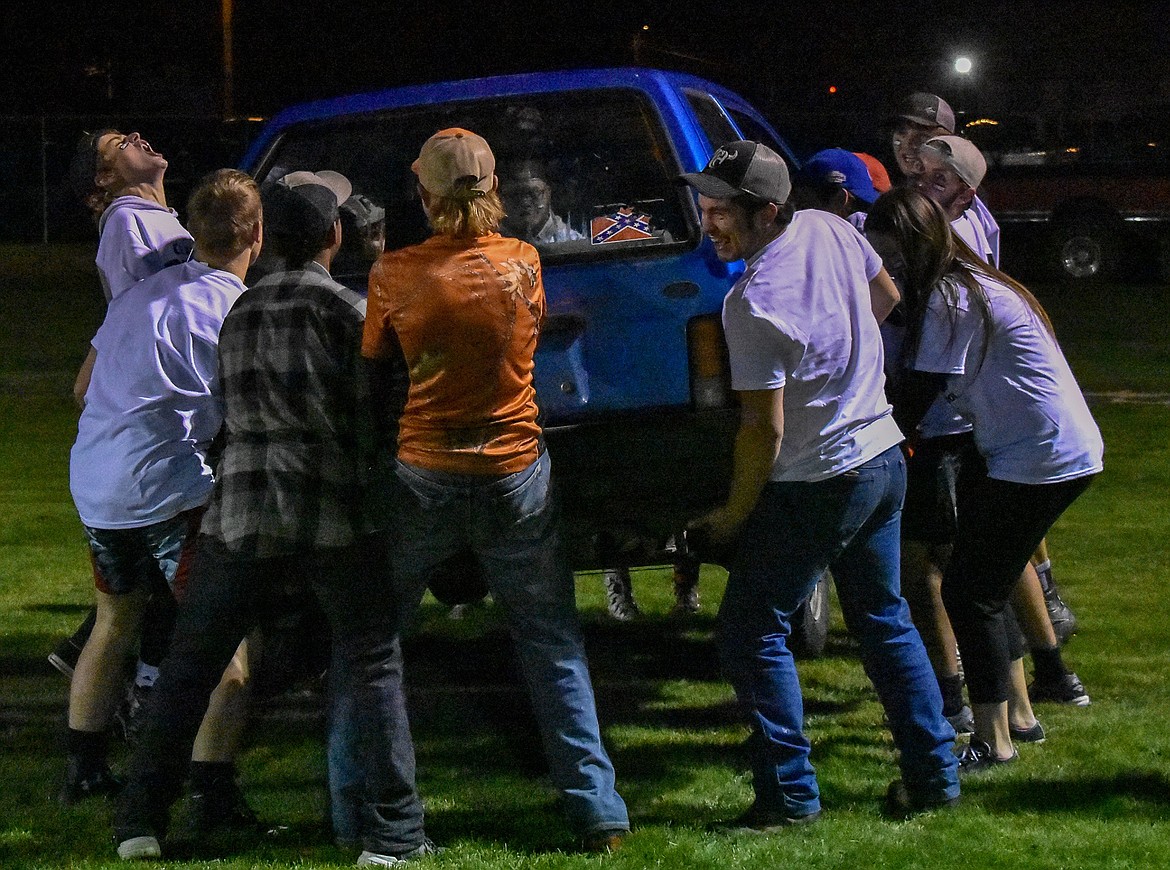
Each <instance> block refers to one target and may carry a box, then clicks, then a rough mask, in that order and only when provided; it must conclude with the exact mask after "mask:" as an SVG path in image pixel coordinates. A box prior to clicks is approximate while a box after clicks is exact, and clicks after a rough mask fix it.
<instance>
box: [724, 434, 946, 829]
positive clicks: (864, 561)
mask: <svg viewBox="0 0 1170 870" xmlns="http://www.w3.org/2000/svg"><path fill="white" fill-rule="evenodd" d="M905 490H906V466H905V463H904V462H903V459H902V454H901V452H900V450H899V449H898V448H897V447H891V448H890V449H889V450H887V451H885V452H884V453H882V454H880V455H878V456H876V457H874V458H873V459H872V460H870V461H869V462H866V463H864V464H863V465H861V466H858V467H857V468H854V469H852V470H850V471H846V472H845V473H843V474H839V475H837V476H836V477H833V478H830V479H828V480H822V481H819V482H816V483H769V484H768V485H767V486H765V487H764V491H763V493H761V495H760V500H759V502H758V503H757V504H756V507H755V509H754V510H753V511H752V513H751V516H749V517H748V520H747V522H746V523H745V525H744V529H743V534H742V536H741V538H740V541H739V549H738V552H737V555H736V558H735V561H734V563H733V564H732V566H731V570H730V572H729V576H728V578H727V590H726V592H725V593H724V596H723V603H722V605H721V606H720V608H719V635H718V639H719V652H720V658H721V661H722V663H723V668H724V671H725V672H726V673H727V676H728V679H729V680H730V682H731V685H732V687H733V688H734V689H735V694H736V698H737V699H738V701H739V705H740V707H741V709H742V710H743V712H744V714H745V715H746V716H747V718H748V721H749V722H750V724H751V726H752V737H751V752H752V773H753V783H752V784H753V786H754V787H755V792H756V804H757V805H758V806H759V807H760V808H762V809H765V810H771V811H777V810H778V811H782V812H784V813H786V814H787V815H789V816H804V815H808V814H809V813H813V812H816V811H817V810H819V809H820V808H821V802H820V790H819V787H818V785H817V780H816V774H815V772H814V770H813V766H812V763H811V762H810V761H809V742H808V739H807V738H806V737H805V735H804V708H803V702H802V700H801V694H800V682H799V680H798V679H797V673H796V667H795V664H794V663H793V659H792V653H791V652H790V651H789V649H788V635H789V633H790V631H791V622H792V614H793V613H794V612H795V610H796V609H797V607H799V606H800V604H801V602H802V601H804V599H805V598H806V597H808V594H809V593H810V592H811V591H812V589H813V586H814V585H815V584H816V582H817V580H819V579H820V577H821V575H822V574H823V573H824V572H825V569H826V568H831V569H832V571H833V579H834V581H835V583H836V585H837V593H838V597H839V598H840V600H841V609H842V612H843V613H844V615H845V622H846V624H847V625H848V627H849V631H850V632H851V633H852V634H853V635H855V636H856V637H857V639H858V640H859V641H860V643H861V660H862V663H863V665H864V666H865V672H866V674H867V675H868V676H869V678H870V680H871V681H872V682H873V685H874V688H875V689H876V690H877V693H878V697H879V698H880V700H881V702H882V706H883V707H884V708H885V711H886V717H887V718H888V719H889V722H890V730H891V731H892V732H893V737H894V745H895V746H896V747H897V749H898V751H899V753H900V759H899V761H900V764H901V767H902V779H903V780H904V781H905V783H906V786H907V787H908V788H909V789H911V790H912V791H913V792H914V793H916V794H917V795H920V796H922V797H924V798H930V799H934V798H944V799H947V798H952V797H955V796H956V795H958V793H959V777H958V769H957V768H958V762H957V760H956V758H955V755H954V754H953V752H952V745H953V743H954V739H955V731H954V729H953V728H952V727H951V726H950V725H949V724H948V723H947V720H946V719H944V718H943V715H942V696H941V695H940V694H939V689H938V683H937V682H936V680H935V678H934V673H933V671H931V668H930V660H929V659H928V658H927V657H926V649H925V647H923V645H922V639H921V638H920V637H919V635H918V632H917V631H916V630H915V628H914V626H913V624H912V623H911V622H910V609H909V607H908V606H907V605H906V601H905V600H904V599H903V598H902V596H901V592H900V584H899V568H900V563H899V556H898V542H899V537H900V534H899V533H900V524H899V520H900V516H901V511H902V498H903V495H904V493H905Z"/></svg>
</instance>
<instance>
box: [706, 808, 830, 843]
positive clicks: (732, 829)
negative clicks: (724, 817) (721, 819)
mask: <svg viewBox="0 0 1170 870" xmlns="http://www.w3.org/2000/svg"><path fill="white" fill-rule="evenodd" d="M820 817H821V811H820V810H814V811H813V812H811V813H806V814H805V815H803V816H790V815H788V814H787V813H785V812H784V811H783V810H765V809H761V808H760V807H759V806H758V805H756V804H752V806H751V808H750V809H749V810H748V811H747V812H746V813H744V814H743V815H742V816H740V817H739V818H737V819H734V820H733V821H730V822H726V823H724V824H722V825H719V826H718V827H719V830H721V831H722V832H723V833H725V834H755V835H761V834H776V833H779V832H780V831H782V830H784V829H785V828H792V827H797V826H799V825H811V824H812V823H813V822H815V821H816V820H817V819H819V818H820Z"/></svg>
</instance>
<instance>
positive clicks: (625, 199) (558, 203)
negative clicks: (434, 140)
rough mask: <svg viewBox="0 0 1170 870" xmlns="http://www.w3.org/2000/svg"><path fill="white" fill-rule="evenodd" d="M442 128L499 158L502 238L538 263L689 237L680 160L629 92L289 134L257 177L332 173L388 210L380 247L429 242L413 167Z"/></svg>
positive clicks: (404, 113) (327, 124) (385, 116)
mask: <svg viewBox="0 0 1170 870" xmlns="http://www.w3.org/2000/svg"><path fill="white" fill-rule="evenodd" d="M446 127H464V128H466V129H469V130H473V131H474V132H476V133H479V134H480V135H482V136H483V137H484V138H486V139H487V140H488V142H489V143H490V144H491V146H492V150H493V152H494V153H495V155H496V174H497V175H498V176H499V179H500V193H501V195H502V196H503V198H504V206H505V209H506V210H507V212H508V218H507V219H506V221H505V224H504V226H503V227H501V232H504V233H506V234H509V235H514V236H517V237H519V238H526V239H527V240H529V241H531V242H532V243H533V244H535V245H536V246H537V247H538V248H539V249H540V251H541V254H542V256H544V257H546V259H547V258H549V257H552V258H556V259H560V258H561V257H571V258H574V259H576V258H589V257H594V256H603V255H606V254H610V255H612V254H614V253H616V252H618V251H629V250H630V249H636V250H638V251H640V250H641V249H647V253H650V252H652V251H654V250H656V249H661V248H663V247H664V246H671V245H674V244H680V243H686V244H690V243H692V242H693V241H694V240H695V239H692V238H691V236H692V235H695V236H696V239H697V228H696V227H695V226H694V225H693V221H692V220H689V219H688V214H689V211H688V209H687V208H686V203H685V200H684V197H683V194H682V192H681V191H680V190H679V188H677V187H676V186H675V185H674V184H673V180H674V178H675V176H676V175H677V174H678V172H679V168H678V160H677V158H676V156H675V154H674V152H673V151H672V149H671V147H670V145H669V142H668V140H667V139H666V136H665V135H664V133H663V130H662V125H661V121H660V119H659V117H658V115H657V113H656V112H655V110H654V109H653V107H652V106H651V105H650V104H649V102H648V101H647V100H645V99H644V98H643V97H642V96H641V95H640V94H638V93H637V92H636V91H632V90H625V89H611V90H591V91H579V92H572V93H556V94H526V95H522V96H515V97H493V98H485V99H483V100H475V101H466V102H459V103H446V104H440V105H429V106H412V107H407V108H400V109H388V110H381V111H377V112H371V113H369V114H362V115H348V116H344V117H338V118H336V119H330V120H326V121H316V122H309V123H304V124H300V125H297V126H294V127H292V128H290V129H289V130H287V131H286V132H285V133H284V134H283V135H282V136H281V137H280V139H279V140H278V141H277V144H276V146H275V147H274V148H273V150H272V151H271V152H269V153H268V154H267V155H266V156H265V158H264V161H263V163H262V165H261V167H260V170H259V172H258V173H257V180H258V181H259V182H260V183H261V184H262V185H263V184H266V183H269V182H272V181H275V180H277V179H279V178H280V177H282V176H283V175H285V174H287V173H289V172H293V171H296V170H299V169H308V170H314V171H315V170H320V169H333V170H335V171H338V172H341V173H343V174H344V175H346V176H347V177H348V178H349V179H350V180H351V181H352V182H353V186H354V191H355V192H358V193H362V194H364V195H365V196H367V197H369V198H370V199H371V200H373V201H374V202H375V203H376V204H378V205H382V206H384V208H385V209H386V247H387V248H388V249H390V248H395V247H401V246H403V245H408V244H413V243H416V242H419V241H421V240H423V239H424V238H426V236H427V235H428V231H427V227H426V222H425V217H424V215H423V212H422V207H421V205H420V204H419V202H418V196H417V193H416V190H415V176H414V174H413V173H412V172H411V171H410V164H411V162H412V161H413V160H414V159H415V158H416V157H417V156H418V151H419V148H420V147H421V146H422V143H423V142H424V141H425V140H426V139H427V137H428V136H430V135H431V134H433V133H434V132H436V131H437V130H441V129H443V128H446Z"/></svg>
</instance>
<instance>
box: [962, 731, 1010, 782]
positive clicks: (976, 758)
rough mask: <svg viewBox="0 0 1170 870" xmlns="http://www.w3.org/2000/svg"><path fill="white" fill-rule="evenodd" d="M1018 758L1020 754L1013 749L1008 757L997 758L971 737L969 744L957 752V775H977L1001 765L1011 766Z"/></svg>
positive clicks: (983, 744)
mask: <svg viewBox="0 0 1170 870" xmlns="http://www.w3.org/2000/svg"><path fill="white" fill-rule="evenodd" d="M1019 757H1020V754H1019V753H1018V752H1016V750H1015V748H1014V747H1013V749H1012V754H1011V756H1010V757H1008V758H997V757H996V755H995V753H994V752H992V750H991V747H990V746H988V745H987V744H986V743H984V742H983V741H982V740H980V739H978V738H976V737H972V738H971V742H970V743H968V744H967V745H966V746H964V747H963V748H962V749H961V750H960V751H959V773H979V772H981V771H984V770H989V769H990V768H992V767H998V766H999V765H1001V764H1011V763H1012V762H1013V761H1015V760H1016V759H1017V758H1019Z"/></svg>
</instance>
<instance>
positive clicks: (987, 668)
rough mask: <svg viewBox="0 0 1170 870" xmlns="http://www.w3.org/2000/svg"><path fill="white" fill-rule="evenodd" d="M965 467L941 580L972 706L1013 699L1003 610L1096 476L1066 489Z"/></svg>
mask: <svg viewBox="0 0 1170 870" xmlns="http://www.w3.org/2000/svg"><path fill="white" fill-rule="evenodd" d="M976 465H977V464H976V463H968V464H967V465H964V467H963V471H962V475H963V478H964V479H961V480H960V485H959V517H958V531H957V533H956V536H955V545H954V550H953V552H952V553H951V561H950V564H949V565H948V566H947V569H946V571H945V572H944V574H943V582H942V596H943V604H944V605H945V606H946V609H947V616H948V617H950V620H951V627H952V628H953V629H954V631H955V639H956V640H958V642H959V652H960V653H961V654H962V656H963V670H964V673H965V674H966V681H967V692H968V695H969V696H970V698H971V703H973V704H998V703H1001V702H1003V701H1006V700H1007V699H1008V688H1009V674H1010V665H1011V662H1012V660H1013V659H1014V658H1018V657H1019V656H1018V655H1014V654H1013V649H1012V644H1011V628H1010V625H1009V624H1008V623H1007V622H1006V621H1005V620H1006V618H1005V612H1004V605H1005V604H1006V603H1007V600H1008V597H1009V596H1010V595H1011V593H1012V590H1013V589H1014V588H1015V585H1016V583H1017V582H1018V581H1019V579H1020V572H1022V571H1023V570H1024V566H1026V565H1027V564H1028V558H1029V557H1030V556H1031V555H1032V553H1033V552H1034V551H1035V550H1036V547H1038V546H1039V545H1040V541H1041V540H1043V538H1044V536H1045V535H1046V534H1048V530H1049V529H1050V528H1051V527H1052V524H1053V523H1055V522H1056V520H1057V519H1058V518H1059V517H1060V515H1061V514H1062V513H1064V511H1065V509H1066V508H1067V507H1068V506H1069V505H1070V504H1072V503H1073V502H1074V501H1076V499H1077V497H1078V496H1079V495H1080V494H1081V493H1082V492H1084V491H1085V490H1086V489H1087V488H1088V486H1089V483H1090V482H1091V481H1092V479H1093V475H1088V476H1086V477H1078V478H1076V479H1075V480H1067V481H1063V482H1061V483H1048V484H1024V483H1010V482H1008V481H1005V480H994V479H992V478H990V477H988V476H987V475H986V473H985V472H984V471H983V470H982V469H981V468H978V467H976Z"/></svg>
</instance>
